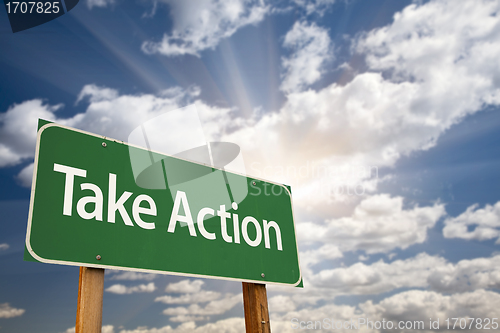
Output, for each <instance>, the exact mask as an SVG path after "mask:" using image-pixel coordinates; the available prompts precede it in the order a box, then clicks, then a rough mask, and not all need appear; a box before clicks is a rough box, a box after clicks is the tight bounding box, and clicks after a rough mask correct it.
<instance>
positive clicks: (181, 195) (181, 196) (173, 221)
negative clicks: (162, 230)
mask: <svg viewBox="0 0 500 333" xmlns="http://www.w3.org/2000/svg"><path fill="white" fill-rule="evenodd" d="M181 203H182V207H183V208H184V214H186V215H185V216H182V215H179V209H180V205H181ZM177 221H179V222H185V223H187V226H188V228H189V234H190V235H191V236H193V237H196V230H195V229H194V223H193V217H192V216H191V210H190V209H189V203H188V200H187V197H186V193H185V192H182V191H177V194H176V195H175V201H174V208H173V209H172V215H171V216H170V223H169V224H168V230H167V231H168V232H175V226H176V225H177Z"/></svg>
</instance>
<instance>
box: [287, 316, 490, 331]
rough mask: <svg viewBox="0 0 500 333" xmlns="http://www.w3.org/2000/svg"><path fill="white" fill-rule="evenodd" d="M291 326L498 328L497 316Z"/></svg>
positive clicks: (295, 326)
mask: <svg viewBox="0 0 500 333" xmlns="http://www.w3.org/2000/svg"><path fill="white" fill-rule="evenodd" d="M290 322H291V327H292V329H295V330H330V329H331V330H340V329H344V330H359V329H363V328H367V329H375V330H424V329H428V330H442V329H445V328H446V329H452V330H455V329H476V330H481V329H485V330H489V329H498V327H499V325H498V318H469V317H467V318H447V319H445V320H441V321H440V318H437V319H436V318H429V319H428V320H425V321H424V320H400V321H395V320H386V319H384V318H382V320H370V319H368V318H366V317H359V318H356V319H352V318H351V319H349V320H336V319H333V318H324V319H323V320H299V319H298V318H292V319H291V321H290Z"/></svg>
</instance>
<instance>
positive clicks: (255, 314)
mask: <svg viewBox="0 0 500 333" xmlns="http://www.w3.org/2000/svg"><path fill="white" fill-rule="evenodd" d="M243 308H244V309H245V327H246V333H270V332H271V323H270V322H269V310H268V308H267V292H266V285H265V284H257V283H246V282H243Z"/></svg>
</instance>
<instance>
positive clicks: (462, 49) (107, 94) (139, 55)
mask: <svg viewBox="0 0 500 333" xmlns="http://www.w3.org/2000/svg"><path fill="white" fill-rule="evenodd" d="M499 10H500V1H490V0H462V1H460V2H457V1H452V0H431V1H404V0H369V1H368V0H365V1H362V0H313V1H305V0H293V1H279V0H276V1H264V0H230V1H219V0H201V1H176V0H134V1H123V0H81V1H80V3H79V4H78V5H77V6H76V7H75V8H74V9H72V10H71V11H70V12H68V13H67V14H65V15H63V16H61V17H59V18H57V19H55V20H53V21H50V22H48V23H46V24H43V25H40V26H37V27H34V28H32V29H29V30H25V31H22V32H18V33H15V34H14V33H12V31H11V28H10V25H9V21H8V18H7V14H6V11H4V10H3V9H2V10H0V50H1V52H0V77H1V78H2V79H1V80H0V212H1V215H0V332H19V333H23V332H43V333H45V332H47V333H48V332H53V333H54V332H55V333H64V332H73V331H74V326H75V315H76V301H77V294H78V267H71V266H61V265H51V264H43V263H35V262H25V261H23V253H24V242H25V235H26V226H27V216H28V209H29V198H30V187H31V178H32V174H33V158H34V153H35V143H36V130H37V122H38V119H39V118H42V119H46V120H50V121H55V122H57V123H59V124H63V125H67V126H71V127H74V128H78V129H82V130H85V131H89V132H92V133H96V134H99V135H104V136H108V137H111V138H115V139H119V140H124V141H126V140H127V138H128V136H129V134H130V133H131V132H132V131H133V130H134V129H135V128H136V127H137V126H139V125H140V124H141V123H143V122H145V121H147V120H149V119H152V118H154V117H155V116H156V115H157V114H158V110H159V109H162V110H175V109H178V108H182V107H184V106H187V105H192V104H194V105H195V106H196V108H197V109H198V111H199V112H200V113H201V114H203V115H204V119H205V122H204V124H203V125H204V127H205V128H206V132H205V134H206V135H207V140H208V141H226V142H232V143H235V144H237V145H238V146H239V147H240V148H241V154H242V156H243V159H244V161H245V169H246V172H247V174H248V175H250V176H255V177H261V178H264V179H269V180H272V181H274V182H280V183H284V184H288V185H290V186H291V188H292V193H293V207H294V216H295V227H296V231H297V241H298V249H299V257H300V265H301V270H302V276H303V281H304V288H303V289H301V288H293V287H283V286H274V285H268V286H267V292H268V301H269V311H270V318H271V326H272V330H273V331H274V332H295V331H301V329H300V327H299V326H300V325H302V326H303V327H306V328H307V325H308V322H309V321H311V322H313V323H314V322H315V321H319V322H321V323H322V324H323V323H325V321H324V320H325V319H326V320H327V321H328V320H330V323H331V320H334V321H335V322H337V321H340V322H344V321H350V320H351V319H352V320H354V321H358V320H359V318H364V319H366V320H370V321H372V322H382V320H385V321H393V322H395V323H400V322H403V323H405V324H406V323H410V324H411V323H414V321H424V323H425V326H424V330H425V331H428V332H431V331H436V330H437V328H438V327H439V328H440V329H447V326H446V325H447V322H446V319H450V320H451V318H481V321H477V320H476V321H474V323H473V324H474V325H473V326H471V329H470V331H477V332H479V331H483V326H482V325H486V322H488V320H489V322H490V323H491V328H494V324H493V322H495V320H493V318H497V317H498V312H497V311H496V309H498V308H499V307H500V294H499V293H498V289H499V288H500V268H499V267H500V252H499V251H498V249H499V243H500V191H499V190H498V184H499V181H500V174H499V172H498V170H499V167H500V154H499V153H500V150H499V149H500V148H499V147H500V117H499V116H498V115H497V112H499V104H500V66H499V63H498V59H499V58H500V15H499V14H500V13H499ZM179 126H182V124H179ZM104 289H105V292H104V300H103V330H102V331H103V332H105V333H111V332H113V333H164V332H228V333H229V332H242V331H243V330H244V328H243V327H244V316H243V302H242V295H241V293H242V291H241V283H239V282H234V281H223V280H214V279H201V278H188V277H181V276H170V275H155V274H145V273H135V272H123V271H111V270H107V271H106V276H105V282H104ZM438 319H439V324H438V326H435V325H434V327H431V325H430V324H429V321H437V320H438ZM498 320H499V319H496V322H498ZM470 321H471V319H467V323H470ZM301 322H303V323H302V324H301ZM312 325H313V324H312ZM396 325H397V324H396ZM451 325H453V321H451ZM457 325H458V324H457ZM456 328H458V326H457V327H456ZM357 329H359V331H362V332H372V331H380V332H382V331H383V332H386V331H398V332H403V331H404V332H406V331H408V332H409V331H411V330H412V329H411V328H408V327H407V328H404V329H398V328H394V329H389V328H387V329H384V328H378V329H377V328H376V327H373V328H370V327H367V326H366V325H364V326H362V327H360V328H357ZM322 330H323V331H329V329H327V328H325V327H323V329H322ZM339 330H340V331H349V330H350V329H348V328H345V327H344V328H340V329H339Z"/></svg>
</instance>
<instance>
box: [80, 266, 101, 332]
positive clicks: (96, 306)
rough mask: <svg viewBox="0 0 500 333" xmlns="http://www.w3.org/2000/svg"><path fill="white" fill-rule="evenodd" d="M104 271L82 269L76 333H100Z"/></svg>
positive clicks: (89, 268)
mask: <svg viewBox="0 0 500 333" xmlns="http://www.w3.org/2000/svg"><path fill="white" fill-rule="evenodd" d="M103 290H104V269H102V268H91V267H80V280H79V282H78V305H77V308H76V324H75V333H100V332H101V327H102V296H103Z"/></svg>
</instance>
